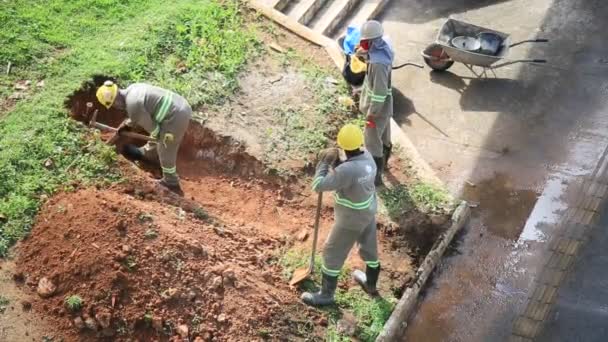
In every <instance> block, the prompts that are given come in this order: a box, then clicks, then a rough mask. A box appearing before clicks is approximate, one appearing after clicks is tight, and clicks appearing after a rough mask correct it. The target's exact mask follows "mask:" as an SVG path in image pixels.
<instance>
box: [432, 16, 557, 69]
mask: <svg viewBox="0 0 608 342" xmlns="http://www.w3.org/2000/svg"><path fill="white" fill-rule="evenodd" d="M548 41H549V40H548V39H528V40H523V41H520V42H516V43H512V42H511V38H510V36H509V34H507V33H504V32H500V31H495V30H492V29H489V28H485V27H481V26H477V25H473V24H469V23H466V22H464V21H459V20H456V19H448V20H447V21H446V22H445V23H444V24H443V26H442V27H441V29H440V30H439V34H438V35H437V39H436V40H435V42H434V43H432V44H430V45H429V46H427V47H426V48H425V49H424V51H422V57H423V58H424V62H425V63H426V64H427V65H428V66H429V67H431V68H432V69H433V70H435V71H445V70H447V69H449V68H450V67H451V66H452V65H453V64H454V62H459V63H462V64H464V65H465V66H466V67H467V68H469V70H471V71H472V72H473V73H474V74H476V75H477V73H476V72H475V71H474V70H473V67H474V66H478V67H482V68H483V69H484V72H483V74H485V72H486V70H488V69H489V70H494V69H498V68H502V67H504V66H507V65H512V64H517V63H546V62H547V61H546V60H544V59H515V60H510V59H508V56H509V52H510V50H511V48H513V47H515V46H517V45H521V44H524V43H546V42H548ZM500 61H502V62H501V63H498V62H500ZM478 76H479V75H478Z"/></svg>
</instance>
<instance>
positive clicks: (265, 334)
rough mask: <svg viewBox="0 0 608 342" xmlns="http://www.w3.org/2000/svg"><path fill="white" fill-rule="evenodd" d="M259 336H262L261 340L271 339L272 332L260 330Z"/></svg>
mask: <svg viewBox="0 0 608 342" xmlns="http://www.w3.org/2000/svg"><path fill="white" fill-rule="evenodd" d="M258 336H260V337H261V338H264V339H266V338H270V336H271V335H270V330H268V329H264V328H262V329H260V330H258Z"/></svg>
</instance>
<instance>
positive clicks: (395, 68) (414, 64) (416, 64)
mask: <svg viewBox="0 0 608 342" xmlns="http://www.w3.org/2000/svg"><path fill="white" fill-rule="evenodd" d="M408 65H409V66H415V67H416V68H419V69H424V66H422V65H420V64H418V63H411V62H408V63H403V64H401V65H397V66H394V67H393V70H397V69H401V68H403V67H405V66H408Z"/></svg>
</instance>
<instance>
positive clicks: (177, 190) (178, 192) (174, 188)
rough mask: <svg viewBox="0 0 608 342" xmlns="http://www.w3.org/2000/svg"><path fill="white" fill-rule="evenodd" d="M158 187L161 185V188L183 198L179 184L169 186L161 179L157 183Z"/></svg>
mask: <svg viewBox="0 0 608 342" xmlns="http://www.w3.org/2000/svg"><path fill="white" fill-rule="evenodd" d="M158 185H161V186H163V187H165V188H167V189H169V190H171V191H172V192H173V193H175V194H176V195H179V196H182V197H183V196H184V191H183V190H182V187H181V186H180V185H179V183H177V184H169V183H167V182H165V180H164V179H161V180H160V181H158Z"/></svg>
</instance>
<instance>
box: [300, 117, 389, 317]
mask: <svg viewBox="0 0 608 342" xmlns="http://www.w3.org/2000/svg"><path fill="white" fill-rule="evenodd" d="M337 140H338V141H337V142H338V146H339V147H340V148H341V149H342V150H344V154H345V155H346V160H345V161H344V162H342V163H340V165H338V166H336V163H337V161H338V156H339V149H337V148H329V149H325V150H323V151H321V152H320V153H319V160H320V161H319V164H318V165H317V171H316V174H315V178H314V180H313V183H312V189H313V190H314V191H316V192H321V191H335V207H334V219H335V223H334V226H333V228H332V230H331V232H330V233H329V237H328V238H327V240H326V241H325V247H324V249H323V266H322V267H321V272H322V276H323V277H322V284H321V290H320V291H319V292H317V293H311V292H305V293H303V294H302V301H303V302H304V303H306V304H308V305H313V306H320V305H329V304H333V303H334V293H335V291H336V286H337V283H338V275H339V274H340V271H341V269H342V266H343V265H344V261H345V260H346V257H347V256H348V253H349V252H350V250H351V249H352V247H353V246H354V244H355V243H358V244H359V247H360V248H359V255H360V256H361V258H362V259H363V260H364V261H365V263H366V265H367V267H366V271H365V272H362V271H359V270H355V272H354V273H353V277H354V278H355V280H356V281H357V282H358V283H359V284H360V285H361V286H362V287H363V289H364V290H365V291H367V292H368V293H369V294H370V295H376V294H377V290H376V283H377V282H378V276H379V274H380V262H379V260H378V243H377V240H376V210H377V208H376V207H377V204H376V187H375V185H374V178H375V176H376V164H375V163H374V159H373V158H372V155H371V154H370V153H369V152H367V151H365V150H363V149H362V146H363V132H362V131H361V129H360V128H359V127H357V126H356V125H352V124H348V125H345V126H344V127H342V129H340V131H339V132H338V139H337Z"/></svg>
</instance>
